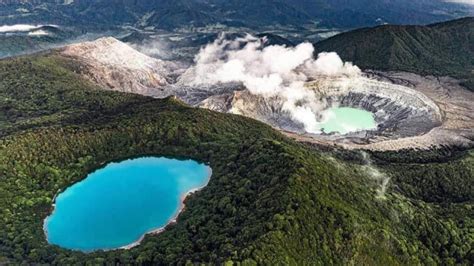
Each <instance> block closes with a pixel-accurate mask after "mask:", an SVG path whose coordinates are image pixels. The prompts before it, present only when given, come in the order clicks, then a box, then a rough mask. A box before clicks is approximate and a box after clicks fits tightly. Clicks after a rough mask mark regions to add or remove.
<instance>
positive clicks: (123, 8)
mask: <svg viewBox="0 0 474 266" xmlns="http://www.w3.org/2000/svg"><path fill="white" fill-rule="evenodd" d="M470 14H471V15H473V14H474V8H473V6H471V5H463V4H458V3H452V2H447V1H445V0H418V1H411V0H377V1H372V0H351V1H349V0H252V1H250V0H46V1H38V0H0V24H11V23H25V22H41V23H44V22H48V23H57V24H68V25H73V26H78V25H85V26H88V27H92V26H120V25H124V24H127V25H133V26H135V27H149V26H153V27H156V28H161V29H174V28H179V27H188V26H198V27H202V26H206V25H210V24H217V23H220V24H224V25H229V26H246V27H261V26H275V25H276V24H279V25H291V26H301V25H305V24H313V25H314V24H315V23H317V24H318V25H320V26H323V27H338V28H356V27H361V26H373V25H379V24H384V23H393V24H407V23H410V24H426V23H432V22H437V21H442V20H447V19H453V18H456V17H460V16H466V15H470Z"/></svg>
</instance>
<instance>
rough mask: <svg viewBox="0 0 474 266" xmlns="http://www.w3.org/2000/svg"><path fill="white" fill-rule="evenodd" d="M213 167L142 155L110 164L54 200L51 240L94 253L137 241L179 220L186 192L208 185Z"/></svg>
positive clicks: (49, 226) (49, 228)
mask: <svg viewBox="0 0 474 266" xmlns="http://www.w3.org/2000/svg"><path fill="white" fill-rule="evenodd" d="M210 175H211V169H210V168H209V167H208V166H206V165H204V164H200V163H197V162H196V161H192V160H187V161H181V160H174V159H167V158H162V157H143V158H137V159H131V160H126V161H122V162H119V163H110V164H108V165H106V166H105V167H104V168H102V169H99V170H97V171H95V172H93V173H91V174H89V175H88V176H87V177H86V178H85V179H84V180H83V181H81V182H79V183H76V184H74V185H72V186H70V187H69V188H67V189H66V190H64V192H62V193H60V194H59V195H58V196H57V197H56V200H55V208H54V211H53V213H52V214H51V215H50V216H49V217H47V218H46V219H45V223H44V227H45V232H46V237H47V240H48V242H49V243H50V244H55V245H58V246H60V247H63V248H67V249H73V250H80V251H83V252H91V251H95V250H109V249H117V248H123V247H127V246H132V245H135V244H137V243H138V242H139V241H140V240H141V239H142V237H143V236H144V235H145V234H146V233H149V232H152V231H155V230H160V229H162V228H163V227H165V226H166V225H167V224H168V223H170V222H171V221H172V220H174V219H175V218H176V217H177V215H178V214H179V212H180V211H181V209H182V200H183V199H184V197H185V196H186V194H187V193H189V192H192V191H194V190H197V189H200V188H202V187H204V186H206V185H207V183H208V182H209V179H210Z"/></svg>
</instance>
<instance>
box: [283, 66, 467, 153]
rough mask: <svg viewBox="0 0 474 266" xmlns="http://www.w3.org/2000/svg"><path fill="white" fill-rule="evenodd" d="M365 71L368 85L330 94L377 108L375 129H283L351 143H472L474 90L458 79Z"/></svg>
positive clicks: (302, 137)
mask: <svg viewBox="0 0 474 266" xmlns="http://www.w3.org/2000/svg"><path fill="white" fill-rule="evenodd" d="M367 75H368V76H369V78H370V79H372V81H370V82H369V84H367V85H369V86H364V87H363V88H364V89H355V90H354V89H352V90H350V92H348V93H344V89H340V90H336V91H334V92H333V93H332V94H331V95H330V97H329V99H330V100H331V99H332V100H336V101H339V102H340V103H342V104H347V105H348V106H359V107H362V108H364V109H366V110H371V111H374V112H375V114H376V118H375V119H376V121H377V123H378V129H377V130H375V131H365V132H359V133H357V134H348V135H344V136H325V135H320V136H315V135H310V134H305V133H303V134H301V133H295V132H291V131H287V130H286V131H285V133H286V134H287V135H288V136H290V137H293V138H295V139H297V140H299V141H303V142H310V143H318V144H329V145H333V144H337V145H339V146H342V147H344V148H348V149H370V150H402V149H411V148H416V149H430V148H433V147H439V146H457V147H474V94H473V93H472V92H469V91H468V90H466V89H464V88H463V87H461V86H460V85H459V81H457V80H455V79H452V78H449V77H442V78H439V77H433V76H427V77H422V76H419V75H416V74H412V73H406V72H389V73H387V72H375V71H372V72H368V73H367ZM391 84H393V85H395V86H393V85H391ZM333 89H334V88H333ZM374 90H379V91H378V92H376V91H374Z"/></svg>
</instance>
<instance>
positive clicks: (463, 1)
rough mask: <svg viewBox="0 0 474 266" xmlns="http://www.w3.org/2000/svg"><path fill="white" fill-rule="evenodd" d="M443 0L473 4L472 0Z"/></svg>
mask: <svg viewBox="0 0 474 266" xmlns="http://www.w3.org/2000/svg"><path fill="white" fill-rule="evenodd" d="M444 2H449V3H458V4H465V5H474V0H445V1H444Z"/></svg>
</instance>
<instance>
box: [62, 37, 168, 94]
mask: <svg viewBox="0 0 474 266" xmlns="http://www.w3.org/2000/svg"><path fill="white" fill-rule="evenodd" d="M60 53H61V54H62V55H63V56H66V57H68V58H71V59H73V60H74V61H75V62H76V63H77V65H78V66H77V67H76V69H77V71H79V73H80V74H81V75H83V76H84V77H86V78H87V79H89V80H91V81H92V82H94V83H97V84H98V85H100V87H102V88H106V89H110V90H115V91H121V92H131V93H137V94H142V95H153V96H161V95H162V94H163V93H164V90H163V87H164V86H167V85H169V81H170V80H171V77H170V75H171V73H172V71H173V68H174V64H173V63H170V62H165V61H162V60H158V59H155V58H151V57H149V56H147V55H144V54H142V53H140V52H138V51H136V50H135V49H133V48H132V47H130V46H128V45H127V44H125V43H123V42H120V41H119V40H117V39H115V38H112V37H107V38H100V39H97V40H95V41H92V42H83V43H78V44H73V45H69V46H66V47H64V48H62V49H61V50H60Z"/></svg>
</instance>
